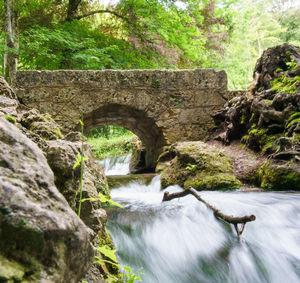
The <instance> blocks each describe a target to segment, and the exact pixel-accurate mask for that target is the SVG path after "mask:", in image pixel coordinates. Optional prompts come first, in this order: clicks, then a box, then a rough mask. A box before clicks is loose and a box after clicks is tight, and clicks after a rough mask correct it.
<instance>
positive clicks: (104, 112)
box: [84, 104, 167, 168]
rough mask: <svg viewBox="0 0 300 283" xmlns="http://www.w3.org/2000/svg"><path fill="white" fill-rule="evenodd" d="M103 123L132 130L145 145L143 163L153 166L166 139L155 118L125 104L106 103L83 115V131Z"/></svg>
mask: <svg viewBox="0 0 300 283" xmlns="http://www.w3.org/2000/svg"><path fill="white" fill-rule="evenodd" d="M104 125H116V126H122V127H124V128H125V129H127V130H129V131H131V132H133V133H134V134H135V135H137V136H138V137H139V138H140V140H141V141H142V143H143V145H144V146H145V147H146V156H145V163H146V164H145V165H146V167H149V168H154V167H155V165H156V161H157V158H158V155H159V154H160V152H161V149H162V147H163V146H165V145H166V144H167V143H166V140H165V138H164V135H163V131H162V129H161V128H159V127H158V126H157V125H156V123H155V120H154V119H152V118H150V117H147V114H146V113H145V112H144V111H141V110H138V109H135V108H133V107H130V106H126V105H119V104H108V105H105V106H102V107H100V108H98V109H97V110H95V111H93V112H91V113H89V114H87V115H86V116H85V117H84V127H85V132H88V131H90V130H91V129H93V128H97V127H99V126H104Z"/></svg>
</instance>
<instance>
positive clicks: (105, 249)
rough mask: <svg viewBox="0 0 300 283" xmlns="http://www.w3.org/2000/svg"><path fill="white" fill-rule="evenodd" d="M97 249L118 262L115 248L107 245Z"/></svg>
mask: <svg viewBox="0 0 300 283" xmlns="http://www.w3.org/2000/svg"><path fill="white" fill-rule="evenodd" d="M97 250H98V251H99V252H100V253H102V254H103V255H104V256H106V257H108V258H109V259H110V260H112V261H113V262H115V263H118V260H117V257H116V255H115V253H116V251H117V250H112V249H110V248H109V247H108V246H102V247H98V248H97Z"/></svg>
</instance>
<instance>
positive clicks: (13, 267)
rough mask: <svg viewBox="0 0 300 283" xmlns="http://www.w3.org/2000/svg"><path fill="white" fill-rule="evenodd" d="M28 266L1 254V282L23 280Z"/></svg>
mask: <svg viewBox="0 0 300 283" xmlns="http://www.w3.org/2000/svg"><path fill="white" fill-rule="evenodd" d="M25 271H26V268H25V267H24V266H22V265H21V264H19V263H17V262H16V261H14V260H10V259H7V258H6V257H4V256H2V255H1V254H0V282H22V281H23V279H24V275H25Z"/></svg>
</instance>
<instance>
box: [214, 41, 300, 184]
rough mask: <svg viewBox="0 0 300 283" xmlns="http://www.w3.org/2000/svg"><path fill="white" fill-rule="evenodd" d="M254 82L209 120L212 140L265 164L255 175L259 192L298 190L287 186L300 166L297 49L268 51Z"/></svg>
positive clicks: (285, 46)
mask: <svg viewBox="0 0 300 283" xmlns="http://www.w3.org/2000/svg"><path fill="white" fill-rule="evenodd" d="M254 78H255V79H254V81H253V83H252V86H251V87H250V89H249V91H248V93H246V94H244V95H243V96H240V97H235V98H233V99H231V100H230V101H228V102H227V103H226V104H225V106H224V109H222V110H220V111H218V112H217V113H215V114H214V120H215V123H216V125H217V127H218V132H217V134H216V136H215V138H216V139H218V140H221V141H223V142H224V143H225V144H229V143H231V142H232V141H233V140H239V139H240V140H241V142H242V143H243V144H244V145H245V146H246V147H248V148H250V149H251V150H253V151H255V152H257V154H260V155H264V156H265V157H267V158H268V159H269V160H270V162H267V163H266V164H265V165H264V166H263V167H262V168H261V170H260V171H259V172H257V173H258V175H259V178H258V179H259V180H260V181H259V182H258V184H259V185H261V186H262V187H263V188H264V189H279V187H278V186H279V184H282V186H281V189H282V190H284V189H297V186H294V185H293V186H290V185H286V184H291V183H293V181H291V180H290V179H291V178H290V177H291V176H294V177H293V178H292V179H294V180H297V178H298V177H297V175H298V172H297V168H298V167H299V166H300V165H299V164H300V48H299V47H296V46H292V45H288V44H283V45H279V46H274V47H271V48H268V49H267V50H266V51H265V52H264V53H263V54H262V56H261V58H260V59H259V60H258V61H257V63H256V67H255V71H254ZM284 164H285V165H284ZM277 171H278V174H276V172H277ZM270 172H273V173H272V174H273V175H274V178H271V177H270V176H271V175H270V174H269V173H270ZM290 173H291V174H290ZM263 174H265V176H264V177H263ZM275 175H276V176H277V177H278V179H277V177H275ZM254 179H255V178H254ZM279 179H281V181H280V182H279V181H278V180H279Z"/></svg>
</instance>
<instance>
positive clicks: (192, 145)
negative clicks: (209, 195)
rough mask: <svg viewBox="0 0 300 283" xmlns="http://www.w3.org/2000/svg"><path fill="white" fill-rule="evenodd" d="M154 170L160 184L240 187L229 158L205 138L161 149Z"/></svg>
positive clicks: (220, 188) (164, 185)
mask: <svg viewBox="0 0 300 283" xmlns="http://www.w3.org/2000/svg"><path fill="white" fill-rule="evenodd" d="M156 171H157V172H159V173H161V183H162V187H163V188H165V187H167V186H170V185H175V184H177V185H180V186H182V187H184V188H188V187H193V188H195V189H197V190H232V189H238V188H240V187H241V183H240V181H239V180H237V178H236V177H235V176H234V173H233V169H232V166H231V164H230V160H229V159H228V158H227V157H226V156H225V155H224V154H223V153H222V152H221V151H220V150H219V149H217V148H216V147H214V146H211V145H208V144H206V143H204V142H200V141H197V142H182V143H176V144H173V145H172V146H171V147H170V148H168V149H167V150H166V151H165V152H163V153H162V154H161V156H160V158H159V160H158V164H157V166H156Z"/></svg>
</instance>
